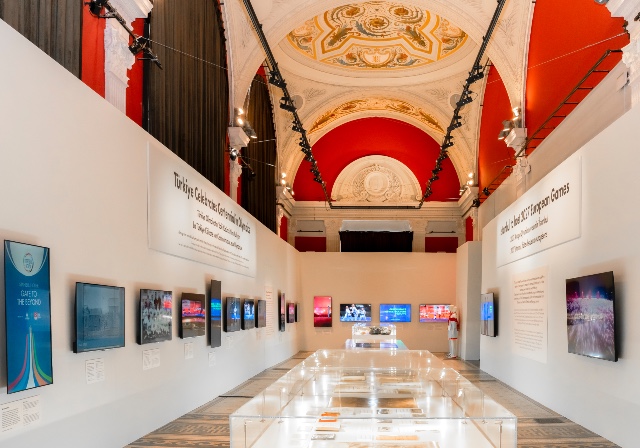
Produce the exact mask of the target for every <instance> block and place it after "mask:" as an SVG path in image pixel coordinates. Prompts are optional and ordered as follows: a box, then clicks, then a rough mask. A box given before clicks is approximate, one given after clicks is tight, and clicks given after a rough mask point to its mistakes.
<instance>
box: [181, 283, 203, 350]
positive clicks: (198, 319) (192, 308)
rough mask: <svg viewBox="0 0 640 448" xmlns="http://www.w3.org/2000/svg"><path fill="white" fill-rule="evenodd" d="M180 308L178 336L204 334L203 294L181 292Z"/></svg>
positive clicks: (191, 336)
mask: <svg viewBox="0 0 640 448" xmlns="http://www.w3.org/2000/svg"><path fill="white" fill-rule="evenodd" d="M180 309H181V310H182V312H181V313H180V337H181V338H182V339H186V338H195V337H198V336H204V335H205V332H206V327H207V321H206V313H205V297H204V294H191V293H186V292H185V293H182V300H181V307H180Z"/></svg>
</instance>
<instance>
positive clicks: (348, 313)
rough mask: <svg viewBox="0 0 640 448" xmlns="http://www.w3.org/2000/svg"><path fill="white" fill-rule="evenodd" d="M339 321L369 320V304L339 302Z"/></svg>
mask: <svg viewBox="0 0 640 448" xmlns="http://www.w3.org/2000/svg"><path fill="white" fill-rule="evenodd" d="M340 322H371V304H370V303H341V304H340Z"/></svg>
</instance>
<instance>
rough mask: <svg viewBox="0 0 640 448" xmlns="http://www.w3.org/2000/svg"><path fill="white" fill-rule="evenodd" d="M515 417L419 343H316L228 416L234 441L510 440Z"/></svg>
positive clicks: (317, 444) (417, 443)
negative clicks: (399, 346)
mask: <svg viewBox="0 0 640 448" xmlns="http://www.w3.org/2000/svg"><path fill="white" fill-rule="evenodd" d="M516 422H517V420H516V417H515V416H514V415H513V414H511V413H510V412H508V411H507V410H506V409H505V408H504V407H502V406H500V405H498V404H497V403H496V402H494V401H493V400H492V399H490V398H489V397H486V396H485V395H484V394H483V393H482V391H480V390H479V389H478V388H476V387H475V386H474V385H473V384H471V383H470V382H469V381H467V380H466V379H465V378H464V377H462V376H460V374H458V372H456V371H455V370H453V369H451V368H449V367H447V366H446V365H445V364H444V363H443V361H441V360H439V359H438V358H436V357H434V356H433V355H432V354H431V353H429V352H428V351H420V350H319V351H317V352H316V353H314V354H313V355H311V356H310V357H309V358H307V359H305V360H304V361H303V362H301V363H300V364H299V365H298V366H296V367H295V368H294V369H292V370H290V371H289V372H288V373H286V374H285V375H284V376H283V377H282V378H280V379H279V380H278V381H276V382H275V383H274V384H273V385H272V386H270V387H268V388H267V389H265V391H264V392H262V393H261V394H259V395H257V396H256V397H255V398H253V399H251V400H250V401H249V402H247V403H246V404H245V405H243V406H242V407H241V408H239V409H238V410H237V411H236V412H234V413H233V414H232V415H231V416H230V418H229V424H230V429H231V447H232V448H240V447H242V448H249V447H255V448H272V447H278V448H329V447H331V448H374V447H376V448H418V447H421V448H454V447H455V448H458V447H474V448H483V447H487V448H488V447H501V448H515V447H516Z"/></svg>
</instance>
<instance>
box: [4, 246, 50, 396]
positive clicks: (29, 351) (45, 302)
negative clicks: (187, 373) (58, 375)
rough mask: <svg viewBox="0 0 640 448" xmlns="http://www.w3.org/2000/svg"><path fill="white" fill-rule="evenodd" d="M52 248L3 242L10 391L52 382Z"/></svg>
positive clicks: (8, 383) (8, 391)
mask: <svg viewBox="0 0 640 448" xmlns="http://www.w3.org/2000/svg"><path fill="white" fill-rule="evenodd" d="M49 261H50V259H49V248H48V247H40V246H33V245H30V244H24V243H18V242H15V241H7V240H5V242H4V288H5V289H4V290H5V301H4V303H5V329H6V335H5V336H6V339H5V340H6V344H7V352H6V353H7V364H6V367H7V393H8V394H12V393H14V392H20V391H23V390H27V389H33V388H36V387H41V386H47V385H49V384H52V383H53V362H52V349H51V278H50V263H49Z"/></svg>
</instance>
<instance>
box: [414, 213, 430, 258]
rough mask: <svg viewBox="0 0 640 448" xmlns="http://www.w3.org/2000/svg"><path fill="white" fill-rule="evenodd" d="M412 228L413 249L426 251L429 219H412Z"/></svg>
mask: <svg viewBox="0 0 640 448" xmlns="http://www.w3.org/2000/svg"><path fill="white" fill-rule="evenodd" d="M411 229H412V230H413V242H412V243H411V251H412V252H422V253H424V238H425V236H426V235H427V221H426V220H424V219H412V220H411Z"/></svg>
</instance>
